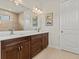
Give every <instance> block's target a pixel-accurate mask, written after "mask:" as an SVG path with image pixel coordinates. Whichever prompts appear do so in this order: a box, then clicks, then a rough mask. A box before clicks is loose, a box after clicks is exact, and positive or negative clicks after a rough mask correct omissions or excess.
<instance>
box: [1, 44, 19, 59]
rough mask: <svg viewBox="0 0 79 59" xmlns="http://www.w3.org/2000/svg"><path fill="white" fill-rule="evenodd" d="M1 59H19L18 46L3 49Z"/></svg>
mask: <svg viewBox="0 0 79 59" xmlns="http://www.w3.org/2000/svg"><path fill="white" fill-rule="evenodd" d="M1 59H19V51H18V45H7V46H5V49H2V57H1Z"/></svg>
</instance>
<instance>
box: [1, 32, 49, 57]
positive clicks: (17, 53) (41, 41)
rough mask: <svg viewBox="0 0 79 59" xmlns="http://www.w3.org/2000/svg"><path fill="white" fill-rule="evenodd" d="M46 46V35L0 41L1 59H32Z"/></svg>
mask: <svg viewBox="0 0 79 59" xmlns="http://www.w3.org/2000/svg"><path fill="white" fill-rule="evenodd" d="M47 46H48V33H42V34H36V35H31V36H24V37H19V38H13V39H8V40H3V41H1V59H32V57H34V56H36V55H37V54H38V53H39V52H41V51H42V50H43V49H45V48H46V47H47Z"/></svg>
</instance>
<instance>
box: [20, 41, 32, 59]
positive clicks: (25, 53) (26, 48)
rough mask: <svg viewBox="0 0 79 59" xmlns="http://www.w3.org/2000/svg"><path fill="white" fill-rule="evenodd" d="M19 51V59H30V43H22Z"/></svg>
mask: <svg viewBox="0 0 79 59" xmlns="http://www.w3.org/2000/svg"><path fill="white" fill-rule="evenodd" d="M20 47H21V51H20V59H31V58H30V41H28V42H26V41H24V42H22V43H21V44H20Z"/></svg>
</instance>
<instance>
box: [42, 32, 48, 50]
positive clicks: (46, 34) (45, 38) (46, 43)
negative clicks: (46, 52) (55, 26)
mask: <svg viewBox="0 0 79 59" xmlns="http://www.w3.org/2000/svg"><path fill="white" fill-rule="evenodd" d="M42 46H43V49H44V48H46V47H47V46H48V33H44V34H43V40H42Z"/></svg>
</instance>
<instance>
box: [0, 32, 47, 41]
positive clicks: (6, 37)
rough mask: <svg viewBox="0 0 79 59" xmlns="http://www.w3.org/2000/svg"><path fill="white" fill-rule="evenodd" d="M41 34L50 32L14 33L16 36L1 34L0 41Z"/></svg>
mask: <svg viewBox="0 0 79 59" xmlns="http://www.w3.org/2000/svg"><path fill="white" fill-rule="evenodd" d="M41 33H48V31H40V32H37V31H22V32H20V31H18V32H14V34H12V35H11V34H10V33H9V32H8V33H6V34H2V33H0V41H3V40H9V39H12V38H18V37H23V36H31V35H36V34H41Z"/></svg>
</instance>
